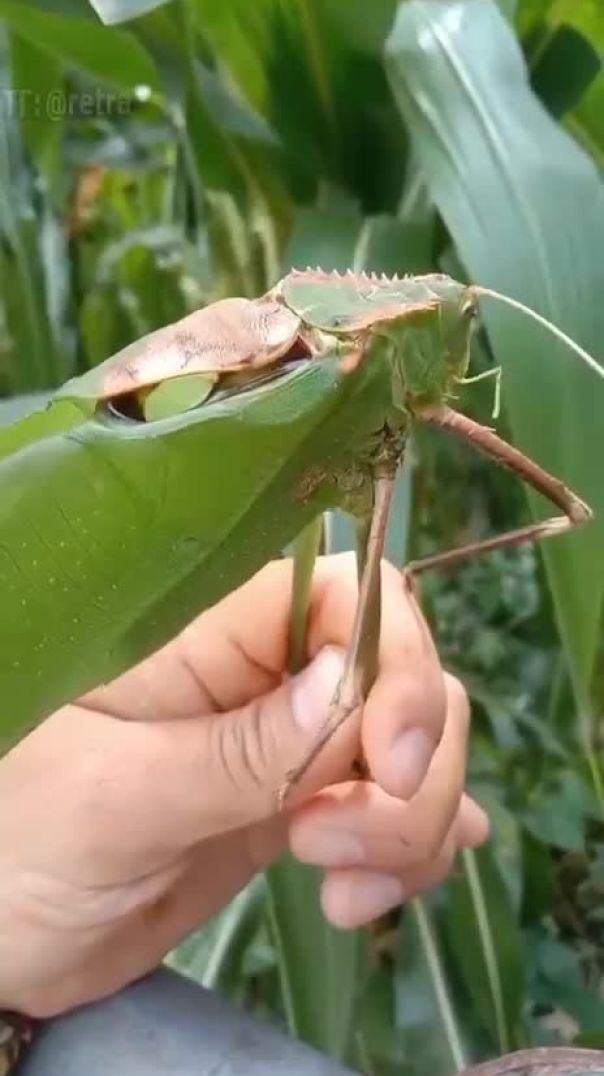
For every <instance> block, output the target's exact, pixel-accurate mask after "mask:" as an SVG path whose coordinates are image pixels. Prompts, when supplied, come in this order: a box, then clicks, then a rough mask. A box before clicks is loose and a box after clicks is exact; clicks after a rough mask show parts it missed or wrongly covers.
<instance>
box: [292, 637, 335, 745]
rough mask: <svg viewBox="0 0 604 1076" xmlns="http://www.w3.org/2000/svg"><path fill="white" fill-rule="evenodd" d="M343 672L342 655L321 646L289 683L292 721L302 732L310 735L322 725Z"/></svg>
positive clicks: (333, 648)
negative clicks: (308, 663) (309, 661)
mask: <svg viewBox="0 0 604 1076" xmlns="http://www.w3.org/2000/svg"><path fill="white" fill-rule="evenodd" d="M343 671H344V651H343V650H341V649H340V648H339V647H337V646H324V647H323V649H322V650H320V651H319V653H318V654H317V656H316V657H315V658H313V660H312V661H311V663H310V665H307V666H306V668H305V669H303V670H302V672H300V673H298V674H297V676H294V678H293V680H292V683H291V700H292V702H291V705H292V713H293V716H294V721H295V722H296V725H297V726H298V728H300V729H302V731H303V732H313V731H315V730H316V729H318V728H320V727H321V725H322V724H323V722H324V720H325V718H326V716H327V712H328V710H329V704H330V702H331V700H332V698H333V695H334V692H335V690H336V687H337V686H338V683H339V681H340V678H341V676H342V673H343Z"/></svg>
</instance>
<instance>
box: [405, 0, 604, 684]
mask: <svg viewBox="0 0 604 1076" xmlns="http://www.w3.org/2000/svg"><path fill="white" fill-rule="evenodd" d="M387 61H388V69H389V72H390V78H391V82H392V86H393V89H394V92H395V95H396V98H397V101H398V104H399V107H400V109H401V113H402V115H403V116H404V118H405V120H406V122H407V124H408V126H409V131H410V134H411V137H412V140H413V145H414V148H415V152H416V155H417V158H418V160H419V161H420V163H421V166H422V168H423V172H424V175H425V179H426V182H427V184H428V186H429V188H430V191H431V193H432V196H433V198H434V200H435V202H436V204H437V205H438V207H439V209H440V212H441V213H442V216H443V218H444V220H445V222H446V224H447V226H448V228H449V230H450V232H451V234H452V236H453V238H454V240H455V243H456V245H457V249H458V251H459V253H460V255H461V257H462V259H463V261H464V262H465V265H466V266H467V269H468V271H469V273H470V275H471V277H472V278H473V279H474V280H476V281H479V282H480V283H483V284H486V285H488V286H489V287H493V288H496V289H497V290H499V291H502V292H504V293H506V294H510V295H513V296H517V297H518V298H521V299H522V300H523V302H525V303H527V304H528V305H530V306H532V307H534V308H536V309H538V310H540V311H541V312H542V313H543V314H545V315H546V316H547V317H549V318H550V319H551V320H552V321H554V322H555V323H556V324H558V325H560V326H561V327H562V328H563V329H565V330H566V331H567V332H568V333H569V334H570V335H571V336H572V337H573V338H575V339H577V340H578V341H580V342H581V343H582V344H583V345H584V346H585V347H586V348H587V349H588V350H591V352H592V353H595V354H596V356H597V355H599V354H601V353H602V341H603V340H604V305H603V304H602V302H601V298H600V297H601V295H602V292H603V290H604V261H603V259H602V257H601V250H602V244H603V243H604V187H603V186H602V182H601V178H600V176H599V175H598V172H597V170H596V168H595V166H594V165H593V163H592V162H591V161H590V160H589V158H588V157H587V156H586V155H585V153H584V152H583V151H582V150H581V149H580V148H579V147H578V146H577V145H576V144H575V143H573V141H572V140H571V139H570V138H569V137H568V136H567V135H566V134H565V133H564V132H563V131H561V130H560V128H559V127H558V126H557V125H556V124H555V122H554V121H553V120H552V119H551V118H550V117H549V116H548V115H547V113H546V112H545V111H544V110H543V109H542V108H541V107H540V105H539V103H538V102H537V100H536V99H535V97H534V96H533V94H532V93H531V91H530V89H529V87H528V83H527V76H526V71H525V70H524V67H523V63H522V58H521V55H520V52H519V49H518V46H517V44H516V42H515V40H514V37H513V34H512V31H511V29H510V28H509V26H508V25H507V24H506V22H505V20H504V19H503V18H502V16H501V14H500V12H499V10H498V9H497V7H496V5H494V4H493V3H491V2H490V0H484V2H483V3H480V4H474V3H473V2H472V0H451V2H448V0H434V2H432V0H429V2H426V0H411V2H410V3H404V4H401V6H400V8H399V14H398V17H397V20H396V24H395V27H394V29H393V31H392V33H391V35H390V38H389V40H388V45H387ZM578 206H580V207H581V212H580V213H578V212H577V207H578ZM483 314H484V318H485V321H486V325H487V328H488V331H489V336H490V340H491V343H492V345H493V348H494V351H495V355H496V358H497V361H498V362H500V363H501V364H502V366H503V370H504V390H503V391H504V400H505V403H506V406H507V409H508V414H509V419H510V423H511V426H512V431H513V434H514V438H515V440H516V443H517V444H518V445H519V446H520V447H521V448H522V449H523V450H524V451H525V452H527V453H529V454H530V455H531V456H533V457H535V458H536V459H537V460H538V461H539V462H540V463H542V464H544V465H545V466H546V467H548V468H549V469H550V470H552V471H553V472H554V473H555V474H557V475H558V476H559V477H560V478H562V479H563V480H565V481H566V482H567V483H568V484H570V485H571V486H574V487H575V488H576V489H578V491H579V492H580V493H581V494H582V495H583V496H584V497H585V498H586V499H587V501H589V502H590V503H591V504H592V506H593V508H594V510H595V512H596V517H597V518H596V522H595V523H593V524H592V525H591V526H590V527H588V528H586V529H585V530H584V532H583V533H582V534H579V535H576V536H572V537H568V538H562V539H556V540H555V541H552V542H549V543H544V545H543V547H542V548H543V553H544V556H545V560H546V564H547V568H548V573H549V578H550V581H551V585H552V588H553V593H554V598H555V604H556V612H557V615H558V619H559V624H560V629H561V632H562V635H563V638H564V642H565V645H566V648H567V653H568V655H569V658H570V660H571V662H572V668H573V672H574V680H575V687H576V690H577V694H578V696H579V698H580V700H581V701H582V702H584V700H585V697H586V693H587V690H588V685H589V680H590V674H591V668H592V663H593V658H594V649H595V642H596V637H597V631H598V626H599V618H600V612H601V606H602V594H603V591H604V561H603V558H602V554H601V551H602V543H603V541H604V484H603V483H602V477H601V468H600V465H599V463H598V462H597V461H599V460H600V459H602V456H603V454H604V426H603V425H602V421H601V413H602V405H603V402H604V399H603V395H604V394H603V392H602V389H601V386H600V384H599V383H598V382H597V381H596V380H595V379H594V377H593V375H592V374H591V373H590V371H589V370H588V369H585V368H583V367H582V366H581V364H580V363H578V362H577V361H576V359H575V358H574V356H572V355H570V354H568V353H565V351H564V349H563V348H562V347H561V346H560V345H558V344H556V342H555V341H553V340H552V339H551V338H550V337H549V336H548V335H547V333H545V332H544V331H542V330H541V329H536V328H535V326H534V325H532V324H530V323H529V322H527V321H525V320H524V319H523V318H521V317H520V316H516V315H512V314H511V312H510V311H506V310H504V309H503V308H498V307H497V306H496V305H495V304H494V303H492V302H491V303H488V304H486V303H485V304H484V311H483ZM530 502H531V506H532V508H533V511H535V512H539V513H540V514H541V512H542V507H541V505H540V504H539V501H538V498H537V497H536V495H534V494H530Z"/></svg>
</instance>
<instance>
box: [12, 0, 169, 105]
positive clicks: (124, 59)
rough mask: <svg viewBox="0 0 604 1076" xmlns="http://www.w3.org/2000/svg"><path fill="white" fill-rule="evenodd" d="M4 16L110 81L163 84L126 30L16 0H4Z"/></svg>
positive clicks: (36, 41)
mask: <svg viewBox="0 0 604 1076" xmlns="http://www.w3.org/2000/svg"><path fill="white" fill-rule="evenodd" d="M0 19H3V20H4V22H5V23H6V24H7V26H9V27H10V28H11V29H13V30H16V31H17V32H18V33H19V34H20V35H21V36H22V37H24V38H26V39H27V40H28V41H30V42H31V44H32V45H35V46H37V47H38V48H39V49H41V50H42V51H44V52H47V53H49V54H50V55H51V56H52V57H54V58H55V59H57V60H61V61H62V62H63V63H65V64H67V65H68V66H70V67H74V68H77V69H78V70H81V71H85V72H86V74H88V75H92V76H94V77H96V78H99V79H100V80H101V81H102V82H103V83H105V84H107V85H110V86H115V87H119V88H120V89H123V90H127V91H133V90H134V89H135V88H136V87H137V86H151V87H153V88H158V86H159V81H158V75H157V71H156V69H155V65H154V63H153V61H152V59H151V57H150V56H149V54H148V53H147V52H146V50H145V49H144V48H143V46H142V45H141V44H140V42H138V41H137V40H136V38H135V37H133V35H132V34H130V33H129V32H128V31H126V30H110V29H108V28H106V27H102V26H96V25H95V24H94V23H93V22H90V21H88V20H85V21H82V20H80V19H78V18H68V17H63V16H61V15H56V14H54V13H50V12H43V11H36V10H34V9H33V8H32V9H29V8H24V7H23V5H22V4H21V3H16V2H15V0H0Z"/></svg>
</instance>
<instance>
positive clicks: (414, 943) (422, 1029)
mask: <svg viewBox="0 0 604 1076" xmlns="http://www.w3.org/2000/svg"><path fill="white" fill-rule="evenodd" d="M395 959H396V966H395V972H394V989H395V1014H394V1020H395V1026H396V1029H397V1032H398V1037H399V1039H400V1044H401V1052H402V1053H403V1055H404V1056H405V1057H406V1059H407V1063H408V1065H409V1068H410V1070H411V1071H412V1072H413V1074H414V1076H416V1074H417V1076H449V1073H453V1072H459V1071H461V1070H462V1069H463V1068H465V1066H466V1065H467V1064H468V1063H469V1061H470V1060H471V1058H470V1057H469V1056H468V1053H467V1048H466V1043H465V1041H464V1039H465V1034H464V1030H463V1028H462V1026H461V1024H460V1022H459V1017H458V1013H457V1011H456V1003H455V997H454V990H453V989H452V984H451V982H450V980H449V976H448V972H447V968H446V964H445V953H444V950H443V948H442V945H441V942H440V939H439V936H438V933H437V931H436V928H435V923H434V919H433V916H432V915H431V911H430V902H428V901H424V900H421V899H418V898H416V899H415V900H413V901H412V902H411V905H410V907H409V908H408V910H407V911H406V913H405V914H404V916H403V919H402V922H401V926H400V928H399V936H398V942H397V947H396V952H395Z"/></svg>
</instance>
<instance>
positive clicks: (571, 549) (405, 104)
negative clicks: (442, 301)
mask: <svg viewBox="0 0 604 1076" xmlns="http://www.w3.org/2000/svg"><path fill="white" fill-rule="evenodd" d="M102 20H105V25H103V22H102ZM122 21H123V22H124V25H123V26H119V27H118V26H117V25H109V24H110V23H118V22H122ZM603 49H604V11H603V9H602V6H601V4H600V3H599V0H581V2H580V3H579V2H577V0H518V2H516V3H515V2H514V0H501V2H500V4H499V6H498V5H497V4H496V3H495V2H493V0H406V2H401V3H396V2H395V0H371V3H368V2H363V0H172V2H170V3H167V4H162V2H161V0H93V2H92V4H89V3H88V2H87V0H0V80H1V81H0V106H1V119H2V126H1V137H0V233H1V237H2V241H1V245H0V395H5V396H6V395H13V394H18V393H23V392H29V391H32V390H38V389H43V388H47V387H49V386H52V385H55V384H57V383H60V382H61V381H62V380H64V379H65V378H66V377H67V376H69V375H71V374H72V373H73V372H74V371H76V370H82V369H85V368H87V367H88V366H90V365H92V364H94V363H96V362H98V361H100V360H102V359H104V358H106V357H107V356H108V355H110V354H111V353H112V352H114V351H116V350H117V349H118V348H119V347H121V346H122V345H124V344H125V343H127V342H129V341H130V340H132V339H134V338H136V337H138V336H140V335H142V334H143V333H146V332H148V331H150V330H151V329H153V328H154V327H156V326H158V325H160V324H164V323H165V322H167V321H171V320H174V319H175V318H177V317H179V316H180V315H182V314H183V313H185V312H186V311H188V310H190V309H192V308H194V307H196V306H198V305H200V304H201V303H205V302H208V301H211V300H212V299H215V298H217V297H219V296H221V295H224V294H243V295H249V296H253V295H255V294H257V293H259V292H261V291H263V290H265V289H266V287H267V286H268V285H270V284H271V283H272V282H273V281H274V280H275V279H277V278H278V277H279V276H280V275H281V274H282V272H283V271H284V270H286V269H287V268H288V267H289V266H290V265H292V264H295V265H298V266H305V265H307V264H313V265H314V264H320V265H321V266H322V267H323V268H332V267H334V268H346V267H348V266H352V267H353V268H355V269H361V268H365V269H379V270H385V271H386V272H389V271H394V270H396V271H399V272H401V271H406V272H424V271H427V270H430V269H441V270H444V271H448V272H452V273H453V274H454V275H457V276H459V277H463V278H467V279H473V280H477V281H480V282H481V283H483V284H486V285H488V286H491V287H495V288H499V289H500V290H502V291H505V292H507V293H508V294H511V295H514V296H516V297H517V298H520V299H522V300H523V301H524V302H526V303H528V304H530V305H532V306H533V307H535V308H537V309H539V310H540V311H541V312H542V313H544V314H545V315H546V316H548V317H550V318H551V319H552V320H553V321H555V322H556V323H557V324H559V325H560V326H561V327H562V328H564V329H565V330H566V331H567V332H568V333H570V334H571V335H572V336H574V337H575V338H576V339H577V340H578V341H579V342H580V343H582V344H583V346H585V347H586V348H588V350H590V351H591V352H592V353H593V354H596V355H600V356H602V346H603V345H602V341H603V340H604V303H603V302H602V296H603V294H604V259H603V257H602V250H603V249H604V190H603V187H602V177H601V166H602V159H603V155H604V79H603V77H602V51H603ZM484 312H485V324H486V330H487V332H488V336H487V335H486V334H484V333H483V334H482V335H481V337H480V338H479V339H478V340H477V343H476V347H475V354H474V358H473V362H474V367H475V369H476V370H479V369H481V368H485V369H486V368H487V367H488V366H489V365H490V364H492V363H494V362H497V363H501V365H502V366H503V370H504V383H503V400H504V415H503V417H502V419H501V420H500V428H501V429H502V430H503V432H504V434H505V433H506V432H507V434H508V436H510V437H512V438H513V440H514V441H515V442H516V443H517V444H518V445H519V446H520V447H521V448H523V449H524V450H525V451H527V452H529V453H531V454H532V455H534V456H535V457H536V458H537V459H538V460H539V461H540V462H542V463H543V464H544V465H545V466H547V467H549V468H550V469H551V470H553V471H554V472H555V473H557V474H558V475H560V476H561V477H562V478H564V479H565V480H566V481H567V482H569V483H570V484H571V485H573V486H574V487H575V488H576V489H577V490H578V491H579V492H580V493H581V494H582V495H583V496H584V497H585V498H586V499H587V500H588V501H590V503H591V504H592V505H593V507H594V508H595V510H596V512H597V513H598V516H599V520H598V521H597V522H596V523H595V524H594V525H592V526H591V527H590V528H589V530H587V531H585V532H584V533H582V534H580V535H578V536H576V537H575V536H572V537H568V538H563V539H559V540H556V541H555V542H553V543H551V544H550V545H549V546H547V547H544V548H543V550H542V551H535V550H534V549H532V548H524V549H521V550H518V551H512V552H508V553H504V554H501V555H494V556H491V557H489V558H485V559H483V560H481V561H476V562H474V563H473V564H471V565H469V566H468V567H467V568H466V569H464V570H463V571H460V572H458V573H456V574H455V576H451V577H450V578H449V579H442V578H441V579H437V578H434V579H431V580H426V585H425V592H424V596H425V603H426V608H427V611H428V613H429V615H430V616H431V619H432V623H433V626H434V630H435V632H436V635H437V639H438V641H439V645H440V649H441V652H442V654H443V657H444V660H445V661H446V663H447V664H448V665H449V666H450V667H451V668H453V669H454V670H455V671H457V672H458V673H459V674H460V675H461V676H462V677H463V679H464V680H465V682H466V683H467V685H468V687H469V689H470V691H471V694H472V698H473V701H474V732H473V745H472V760H471V779H472V786H473V789H474V791H475V793H476V794H477V795H478V797H479V798H480V799H481V800H482V802H483V803H485V804H486V805H487V807H488V808H489V811H490V814H491V818H492V821H493V830H494V837H493V840H492V842H491V844H490V846H489V848H487V849H485V850H482V851H481V852H479V853H478V854H477V855H474V854H468V855H466V856H465V857H464V858H463V861H462V862H461V863H460V866H459V870H458V872H457V874H456V876H455V878H454V879H453V880H452V881H451V882H450V883H449V884H447V885H446V886H445V887H443V888H442V889H441V890H440V891H439V892H438V893H436V894H434V895H433V896H432V897H431V898H430V899H427V900H423V901H414V902H412V903H411V905H410V906H409V907H407V908H405V909H404V910H403V912H402V913H401V914H400V915H397V916H393V917H392V918H391V920H390V921H389V923H388V924H387V925H386V926H383V927H382V928H381V929H380V931H379V932H373V933H371V934H364V933H363V934H362V933H359V934H356V935H343V934H338V933H337V932H336V931H333V930H331V929H330V928H329V927H327V926H326V924H325V923H324V922H323V921H322V919H321V917H320V915H319V913H318V910H317V903H316V892H317V876H316V874H315V873H314V872H313V871H311V870H307V869H302V868H301V867H299V866H298V865H297V864H294V863H291V862H284V863H282V864H280V865H279V866H278V867H277V868H275V869H274V870H273V871H272V872H271V873H270V875H269V877H268V879H257V880H256V881H255V882H254V883H253V884H252V885H251V886H250V887H249V888H248V889H247V890H245V891H244V892H243V893H242V894H241V895H240V897H239V898H238V899H237V900H236V901H235V902H234V903H233V904H232V905H231V906H230V907H229V908H228V909H227V910H226V911H225V912H224V913H223V914H222V915H221V916H220V917H218V919H217V920H216V921H215V922H213V923H212V924H210V926H209V927H208V928H206V929H205V930H204V931H202V932H201V933H200V934H199V935H198V936H195V937H194V938H192V939H190V940H189V941H188V942H187V943H186V944H185V945H184V946H183V947H182V948H181V949H180V950H179V951H178V953H176V954H174V955H173V957H172V958H171V959H172V961H173V962H174V963H176V964H177V965H178V966H179V967H180V968H182V969H184V970H185V971H186V972H187V973H189V974H190V975H193V976H194V977H195V978H197V979H199V980H200V981H202V982H204V983H206V984H208V985H211V986H212V987H214V988H216V989H218V990H220V991H222V992H224V993H225V994H227V995H229V996H231V997H234V998H237V999H239V1000H241V1001H242V1002H243V1003H245V1004H247V1005H249V1006H252V1007H254V1008H255V1009H256V1010H258V1011H260V1012H264V1013H266V1014H267V1015H270V1016H271V1017H272V1018H276V1019H279V1020H285V1021H287V1022H288V1023H289V1025H290V1027H291V1028H292V1029H293V1030H294V1031H295V1032H296V1033H297V1034H299V1035H300V1036H302V1037H303V1038H305V1039H307V1040H308V1041H311V1042H313V1043H315V1044H317V1045H318V1046H319V1047H321V1048H322V1049H324V1050H326V1051H329V1052H331V1053H333V1054H334V1055H337V1056H341V1057H343V1058H346V1059H347V1060H348V1061H349V1062H350V1063H352V1064H353V1065H355V1066H357V1067H359V1068H360V1069H362V1070H364V1071H365V1072H367V1073H379V1074H388V1073H395V1072H396V1073H408V1074H410V1076H421V1074H423V1073H426V1076H428V1074H430V1076H439V1074H441V1073H442V1074H446V1073H452V1072H454V1071H456V1070H457V1069H459V1068H461V1067H463V1065H464V1064H467V1063H470V1061H471V1060H477V1059H481V1058H483V1057H487V1056H491V1055H493V1054H496V1053H502V1052H504V1051H506V1050H508V1049H512V1048H515V1047H520V1046H522V1045H529V1044H543V1043H548V1042H562V1041H573V1042H582V1043H592V1044H597V1045H599V1046H602V1047H604V985H603V983H604V824H603V820H602V800H603V793H602V769H601V762H602V748H603V743H602V729H601V726H599V725H598V716H599V715H601V713H602V710H603V706H604V661H603V653H602V649H603V647H602V630H601V629H602V619H603V618H602V604H603V594H604V557H603V556H602V550H603V548H604V479H603V477H602V460H603V459H604V423H603V422H602V395H601V392H600V395H598V387H599V386H598V384H597V382H595V380H594V378H593V375H592V374H591V373H590V372H589V371H586V370H584V369H583V368H582V367H581V366H580V364H579V363H578V362H577V361H576V360H575V359H574V358H573V357H572V356H569V355H568V354H567V353H565V351H564V349H563V348H561V347H558V346H557V345H554V344H553V343H552V340H551V338H549V337H548V336H547V335H545V334H544V333H543V332H542V331H541V330H539V329H538V328H536V327H535V326H533V325H531V324H530V323H528V322H525V321H523V320H522V319H521V318H520V317H519V316H517V315H515V314H513V313H512V312H510V311H507V310H499V309H496V308H495V306H494V304H490V303H489V304H485V311H484ZM491 391H492V390H490V389H489V387H488V383H487V385H484V386H477V387H476V390H472V392H471V393H470V391H468V394H467V396H464V398H463V399H462V401H461V404H462V405H463V406H464V407H468V408H469V409H471V410H472V412H473V413H474V414H476V415H477V416H478V417H481V418H483V419H484V420H485V421H489V415H490V407H491V399H492V397H491ZM398 506H399V510H398V513H397V521H396V526H395V527H394V530H393V535H392V538H391V544H390V554H391V556H393V557H394V558H396V559H398V560H399V561H400V560H402V557H403V555H404V552H405V550H408V549H409V548H410V547H411V548H412V549H413V551H414V552H415V553H417V552H421V551H424V552H427V551H430V550H434V549H436V548H443V547H445V546H449V545H452V544H459V543H460V542H461V541H462V540H468V539H470V538H472V537H475V536H478V535H480V534H483V533H486V532H487V531H489V530H492V529H495V528H497V529H501V528H502V527H505V526H510V525H511V524H515V523H518V522H520V521H521V520H522V521H523V520H524V519H525V517H526V514H527V502H526V499H525V496H524V493H523V492H522V489H521V488H519V487H518V486H517V484H515V483H514V482H513V481H512V480H511V479H510V478H509V477H506V476H505V475H504V476H502V475H499V474H498V473H495V472H494V470H493V468H492V467H489V466H487V465H485V464H484V463H483V462H482V461H481V460H479V459H477V458H476V457H474V456H473V455H471V454H470V453H469V452H467V451H466V450H465V449H464V448H463V447H460V446H457V445H455V444H452V443H450V442H448V441H444V440H441V439H437V438H436V437H435V436H433V435H430V436H427V435H426V436H424V435H422V436H421V437H420V436H418V437H417V438H416V439H415V441H414V443H413V446H412V451H411V453H410V457H409V459H408V461H407V465H406V468H405V471H404V473H403V476H402V479H401V484H400V489H399V495H398ZM530 510H531V511H532V512H533V513H538V512H539V511H541V510H542V506H541V505H539V504H538V502H537V499H536V498H531V499H530ZM334 534H335V542H336V544H338V545H342V544H346V543H347V542H348V540H349V534H348V530H347V527H346V524H345V523H344V522H343V521H342V520H337V521H336V526H335V528H334ZM542 554H543V555H542Z"/></svg>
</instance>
